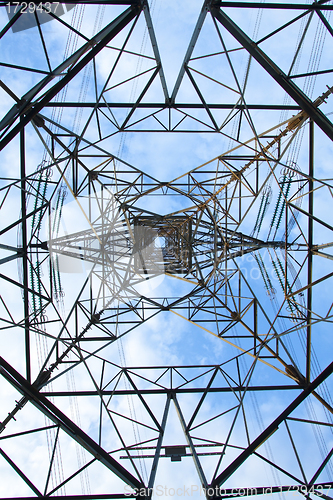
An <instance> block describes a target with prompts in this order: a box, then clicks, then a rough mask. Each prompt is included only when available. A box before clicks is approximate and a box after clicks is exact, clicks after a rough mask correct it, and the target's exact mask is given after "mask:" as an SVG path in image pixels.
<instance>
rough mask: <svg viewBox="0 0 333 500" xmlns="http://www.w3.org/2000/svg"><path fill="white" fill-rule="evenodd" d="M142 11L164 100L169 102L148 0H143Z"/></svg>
mask: <svg viewBox="0 0 333 500" xmlns="http://www.w3.org/2000/svg"><path fill="white" fill-rule="evenodd" d="M143 13H144V16H145V19H146V24H147V28H148V34H149V38H150V41H151V45H152V49H153V52H154V56H155V59H156V63H157V66H158V67H159V75H160V79H161V84H162V88H163V93H164V97H165V102H169V94H168V88H167V83H166V80H165V75H164V71H163V67H162V62H161V56H160V53H159V50H158V45H157V40H156V36H155V31H154V26H153V22H152V19H151V16H150V11H149V5H148V1H147V0H144V4H143Z"/></svg>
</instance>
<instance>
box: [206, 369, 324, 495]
mask: <svg viewBox="0 0 333 500" xmlns="http://www.w3.org/2000/svg"><path fill="white" fill-rule="evenodd" d="M332 373H333V362H332V363H331V364H329V365H328V366H327V367H326V368H325V370H323V371H322V372H321V373H320V375H318V377H317V378H316V379H315V380H313V382H311V384H309V385H308V386H307V387H306V388H305V389H304V390H303V391H302V392H301V394H299V396H297V398H296V399H294V401H293V402H292V403H291V404H290V405H289V406H288V407H287V408H286V409H285V410H284V411H283V412H282V413H281V414H280V415H279V416H278V417H277V418H276V419H275V420H274V421H273V422H272V423H271V424H270V425H269V426H268V427H266V429H265V430H264V431H263V432H262V433H261V434H260V435H259V436H258V437H257V438H256V439H255V440H254V441H252V443H251V444H250V445H249V446H248V447H247V448H246V449H245V450H244V451H243V452H242V453H241V454H240V455H239V456H238V457H237V458H236V459H235V460H234V461H233V462H232V463H231V464H230V465H228V467H227V468H226V469H225V470H224V471H223V472H221V474H220V475H219V476H218V477H217V478H215V479H214V481H213V482H212V484H211V487H212V488H215V487H216V486H221V485H222V484H223V483H225V481H227V479H229V477H230V476H231V475H232V474H233V473H234V472H236V470H237V469H238V468H239V467H240V466H241V465H242V464H243V463H244V462H245V461H246V460H247V459H248V458H249V457H250V456H251V455H252V454H253V453H254V452H255V451H256V449H257V448H259V446H261V445H262V444H263V443H264V442H265V441H266V440H267V439H268V438H269V437H270V436H271V435H272V434H273V433H274V432H275V431H277V430H278V428H279V425H280V424H281V423H282V422H283V421H284V420H285V419H286V418H287V417H288V416H289V415H290V413H292V412H293V411H294V410H295V409H296V408H297V407H298V406H299V405H300V404H301V403H302V402H303V401H304V400H305V399H306V398H307V397H308V396H309V395H310V394H311V393H312V392H314V390H315V389H316V388H317V387H318V386H319V385H320V384H321V383H322V382H324V380H325V379H326V378H327V377H328V376H329V375H331V374H332Z"/></svg>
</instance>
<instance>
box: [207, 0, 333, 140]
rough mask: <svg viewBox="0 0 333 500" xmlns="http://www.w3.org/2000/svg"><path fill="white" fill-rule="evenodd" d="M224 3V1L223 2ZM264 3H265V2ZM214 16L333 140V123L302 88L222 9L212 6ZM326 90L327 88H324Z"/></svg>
mask: <svg viewBox="0 0 333 500" xmlns="http://www.w3.org/2000/svg"><path fill="white" fill-rule="evenodd" d="M223 4H224V3H223ZM263 5H264V4H263ZM211 13H212V16H213V17H215V18H216V19H217V20H218V21H219V23H221V24H222V26H224V28H226V29H227V30H228V31H229V33H231V35H232V36H233V37H234V38H235V39H236V40H237V41H238V42H239V43H240V44H241V45H242V47H244V48H245V49H246V50H247V51H248V52H249V54H251V56H252V57H253V58H254V59H255V60H256V61H257V62H258V63H259V64H260V65H261V66H262V67H263V68H264V69H265V70H266V71H267V73H269V74H270V75H271V76H272V78H273V79H274V80H275V81H276V82H277V83H278V84H279V85H280V86H281V87H282V88H283V89H284V90H285V91H286V92H287V94H289V95H290V97H291V98H292V99H294V101H295V102H297V104H299V106H300V107H301V108H302V110H303V111H305V113H307V115H309V117H311V118H312V119H313V121H314V122H315V123H316V124H317V125H318V127H320V128H321V129H322V131H323V132H324V133H325V134H326V135H327V136H328V137H329V138H330V139H331V140H333V124H332V122H331V121H330V120H329V119H328V118H326V116H325V115H324V113H322V112H321V111H320V109H318V107H316V106H315V105H314V103H313V102H312V101H311V100H310V99H309V98H308V96H307V95H305V94H304V93H303V92H302V90H301V89H300V88H299V87H298V86H297V85H296V84H295V83H294V82H293V81H291V80H290V79H289V78H288V76H287V75H286V74H285V73H284V72H283V71H282V70H281V69H280V68H279V67H278V66H277V65H276V64H275V63H274V62H273V61H272V60H271V59H270V58H269V57H268V56H267V54H265V52H263V51H262V50H261V49H260V48H259V46H258V45H257V44H256V43H255V42H254V41H253V40H251V38H249V37H248V36H247V34H246V33H244V31H242V30H241V29H240V28H239V26H237V24H236V23H235V22H234V21H233V20H232V19H231V18H230V17H229V16H227V14H226V13H225V12H223V11H222V10H220V9H218V8H216V7H213V8H211ZM323 90H325V89H323Z"/></svg>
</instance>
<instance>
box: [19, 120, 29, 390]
mask: <svg viewBox="0 0 333 500" xmlns="http://www.w3.org/2000/svg"><path fill="white" fill-rule="evenodd" d="M21 120H22V118H21ZM20 175H21V212H22V223H21V229H22V266H23V286H24V288H23V310H24V331H25V336H24V338H25V363H26V377H27V380H28V382H31V364H30V323H29V294H28V286H29V277H28V254H27V252H28V237H27V201H26V199H27V197H26V180H25V177H26V172H25V130H24V128H22V129H21V132H20Z"/></svg>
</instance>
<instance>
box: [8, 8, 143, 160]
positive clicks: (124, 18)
mask: <svg viewBox="0 0 333 500" xmlns="http://www.w3.org/2000/svg"><path fill="white" fill-rule="evenodd" d="M139 13H140V7H139V6H137V5H133V6H132V7H129V8H128V9H127V10H126V11H125V12H123V13H122V14H121V15H120V16H118V17H117V18H116V19H115V20H114V21H112V23H110V24H109V25H108V27H107V28H104V30H103V31H102V32H101V33H99V34H98V35H96V36H95V38H93V39H92V40H90V42H89V43H87V44H85V45H84V46H83V47H82V48H81V49H79V51H77V52H76V53H75V54H73V55H72V56H71V57H70V58H69V59H68V60H66V61H65V62H64V63H62V64H61V65H60V66H59V67H58V68H57V69H56V70H54V71H53V72H52V74H51V75H49V76H47V77H46V78H45V79H44V80H42V82H41V83H40V84H38V85H37V86H36V88H34V89H32V91H30V92H29V93H28V94H26V96H25V97H24V101H23V108H19V106H18V104H15V105H14V107H13V108H12V109H11V110H10V111H9V113H8V114H7V116H6V117H5V118H4V120H3V121H2V122H1V123H2V125H1V128H5V127H6V126H8V125H10V124H11V122H13V121H14V120H15V118H16V117H17V113H18V111H19V113H20V114H23V113H24V112H25V111H24V110H27V111H26V114H25V115H24V116H22V118H21V121H20V123H19V124H17V125H16V126H15V127H14V128H12V130H10V131H9V132H8V133H7V135H5V137H4V138H3V139H2V140H1V141H0V151H1V150H2V149H3V148H4V147H5V146H7V144H9V142H10V141H11V140H12V139H13V138H14V137H15V136H16V135H17V134H18V133H19V132H20V131H21V130H22V129H23V128H24V127H25V126H26V125H27V124H28V123H29V122H30V121H31V120H33V118H35V116H36V115H37V114H38V113H39V112H40V111H41V110H42V109H43V108H44V106H46V105H47V104H49V102H50V101H51V99H53V98H54V97H55V96H56V95H57V94H58V93H59V92H60V91H61V90H62V89H63V88H64V87H65V86H66V85H67V84H68V83H69V82H70V81H71V80H72V79H73V78H74V77H75V76H76V75H77V74H78V73H79V72H80V71H81V70H82V69H83V68H84V67H85V66H86V65H87V64H88V63H89V62H90V61H92V59H93V58H94V57H95V56H96V55H97V54H98V53H99V52H100V51H101V50H102V49H103V48H104V47H105V46H106V45H107V44H108V43H109V42H110V41H111V40H112V39H113V38H114V37H115V36H116V35H118V33H120V31H121V30H122V29H123V28H125V26H127V24H128V23H129V22H131V21H132V19H134V18H135V16H137V15H138V14H139ZM96 41H97V43H96ZM89 49H90V50H89ZM87 50H89V52H88V54H87V55H85V56H84V57H82V59H81V60H79V61H78V62H77V64H75V62H76V61H77V60H78V58H79V57H80V56H82V55H83V54H84V53H85V52H87ZM69 64H74V66H71V67H70V69H68V71H67V73H66V74H65V76H64V77H63V78H62V79H61V80H60V81H58V82H57V83H56V84H55V85H53V87H51V88H50V89H49V90H47V91H46V92H45V94H44V96H43V98H42V99H41V100H40V101H38V102H37V103H36V104H35V105H33V104H32V102H31V99H33V98H34V97H35V95H36V92H37V90H38V92H39V91H40V90H41V89H42V88H43V87H44V86H45V85H47V84H48V83H49V80H52V79H53V78H54V77H55V76H56V75H57V74H58V73H59V72H60V74H61V73H62V72H63V71H64V70H65V68H67V67H68V65H69ZM44 84H45V85H44ZM30 93H31V95H30ZM7 121H8V123H7Z"/></svg>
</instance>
